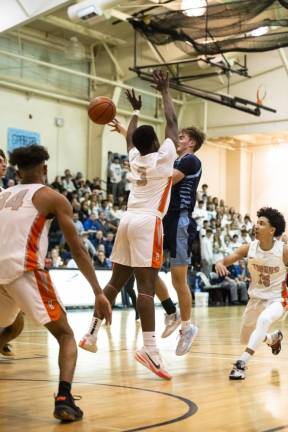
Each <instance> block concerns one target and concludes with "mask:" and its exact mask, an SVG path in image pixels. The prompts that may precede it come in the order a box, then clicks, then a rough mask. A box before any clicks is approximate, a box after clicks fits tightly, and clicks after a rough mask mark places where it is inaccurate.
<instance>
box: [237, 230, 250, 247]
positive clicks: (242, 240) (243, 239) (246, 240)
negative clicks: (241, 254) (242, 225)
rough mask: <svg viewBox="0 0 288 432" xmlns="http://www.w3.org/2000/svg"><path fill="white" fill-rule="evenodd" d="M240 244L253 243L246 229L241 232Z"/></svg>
mask: <svg viewBox="0 0 288 432" xmlns="http://www.w3.org/2000/svg"><path fill="white" fill-rule="evenodd" d="M239 243H241V244H250V243H251V237H250V236H249V234H248V231H246V230H245V229H242V230H241V235H240V239H239Z"/></svg>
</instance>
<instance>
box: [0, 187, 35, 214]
mask: <svg viewBox="0 0 288 432" xmlns="http://www.w3.org/2000/svg"><path fill="white" fill-rule="evenodd" d="M27 192H28V189H24V190H22V191H20V192H18V193H17V194H16V195H14V196H13V197H12V198H10V196H11V192H4V193H2V194H1V195H0V210H3V208H4V207H5V208H9V207H10V208H11V210H18V209H19V208H20V207H21V206H22V205H23V199H24V197H25V195H26V194H27ZM9 198H10V199H9Z"/></svg>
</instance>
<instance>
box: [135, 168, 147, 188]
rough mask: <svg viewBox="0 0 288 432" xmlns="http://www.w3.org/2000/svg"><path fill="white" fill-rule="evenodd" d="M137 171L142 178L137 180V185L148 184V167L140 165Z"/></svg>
mask: <svg viewBox="0 0 288 432" xmlns="http://www.w3.org/2000/svg"><path fill="white" fill-rule="evenodd" d="M137 172H138V173H139V174H140V180H137V181H136V183H137V185H138V186H146V185H147V175H146V168H145V167H139V168H138V169H137Z"/></svg>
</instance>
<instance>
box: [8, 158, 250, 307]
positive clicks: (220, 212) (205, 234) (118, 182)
mask: <svg viewBox="0 0 288 432" xmlns="http://www.w3.org/2000/svg"><path fill="white" fill-rule="evenodd" d="M128 173H129V162H128V160H127V158H125V157H124V156H122V157H121V156H119V155H118V154H113V153H112V152H109V153H108V164H107V181H105V182H104V181H102V180H100V179H99V178H94V179H93V180H92V181H90V180H87V179H85V178H84V176H83V175H82V173H81V172H78V173H76V175H72V174H71V171H70V170H69V169H66V170H65V171H64V174H63V175H62V176H56V177H55V179H54V181H53V182H52V183H51V184H50V186H51V187H52V188H53V189H55V190H57V191H59V192H60V193H61V194H63V195H65V196H66V197H67V199H68V200H69V201H70V202H71V206H72V209H73V221H74V224H75V228H76V230H77V232H78V234H79V235H80V236H81V237H82V239H83V242H84V243H85V245H86V247H87V250H88V251H89V254H90V256H91V259H92V260H93V262H94V265H95V268H96V269H111V266H112V264H111V261H110V255H111V252H112V248H113V244H114V239H115V234H116V232H117V227H118V224H119V221H120V219H121V217H122V215H123V213H124V212H125V211H126V206H127V199H128V196H129V190H130V182H129V175H128ZM17 182H18V179H17V173H16V170H15V168H14V167H12V166H9V167H8V169H7V174H6V176H5V178H3V179H1V183H2V186H3V187H11V186H13V185H14V184H16V183H17ZM193 218H194V219H195V221H196V223H197V229H198V236H197V238H196V239H195V240H194V242H193V245H192V261H191V273H192V277H190V278H189V280H190V281H191V280H192V282H191V284H192V286H191V287H192V289H194V288H195V283H196V280H197V287H200V288H202V289H204V288H205V286H206V287H207V286H208V285H209V286H213V285H217V286H220V287H222V289H223V290H227V292H228V294H229V301H230V303H231V304H238V303H239V302H242V303H246V302H247V299H248V296H247V284H248V281H249V274H248V272H247V267H246V263H245V262H244V261H240V262H239V263H236V264H235V265H233V266H232V267H231V269H230V275H229V277H226V278H224V279H223V278H219V277H218V276H217V275H216V273H215V272H214V271H213V269H214V267H213V266H214V264H215V263H216V262H217V261H218V260H220V259H222V258H223V257H224V256H226V255H229V254H231V253H232V252H233V251H234V250H236V249H237V248H238V247H239V246H240V245H242V244H245V243H246V244H247V243H250V242H251V241H252V240H253V239H254V234H253V224H252V221H251V219H250V216H249V215H245V216H244V217H243V216H242V215H241V214H239V213H238V212H236V210H235V209H234V208H233V207H229V206H227V205H226V203H225V202H224V201H223V200H222V199H218V198H216V197H212V196H211V195H210V194H209V187H208V185H206V184H203V185H202V186H201V188H200V190H199V191H198V193H197V201H196V207H195V209H194V212H193ZM46 266H47V268H76V263H75V261H74V260H73V258H72V256H71V253H70V251H69V248H68V246H67V244H66V242H65V239H64V237H63V235H62V233H61V231H60V228H59V226H58V225H57V221H56V220H53V222H52V225H51V229H50V234H49V252H48V256H47V259H46ZM167 267H168V268H169V261H168V260H167V261H166V263H165V265H164V268H166V269H167ZM193 275H194V276H193Z"/></svg>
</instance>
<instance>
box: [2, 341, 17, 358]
mask: <svg viewBox="0 0 288 432" xmlns="http://www.w3.org/2000/svg"><path fill="white" fill-rule="evenodd" d="M0 353H1V354H2V355H3V356H6V357H14V356H15V354H14V352H13V351H12V350H11V345H10V344H5V345H4V346H3V348H2V349H1V350H0Z"/></svg>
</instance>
